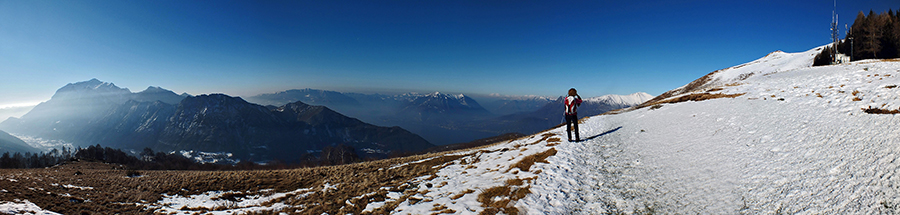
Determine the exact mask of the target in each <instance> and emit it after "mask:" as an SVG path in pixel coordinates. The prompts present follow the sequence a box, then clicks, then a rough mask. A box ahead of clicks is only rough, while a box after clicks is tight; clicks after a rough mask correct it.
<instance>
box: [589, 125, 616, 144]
mask: <svg viewBox="0 0 900 215" xmlns="http://www.w3.org/2000/svg"><path fill="white" fill-rule="evenodd" d="M619 129H622V126H619V127H618V128H614V129H612V130H609V131H606V132H603V133H601V134H598V135H594V136H590V137H588V138H584V139H582V140H581V141H582V142H584V141H588V140H593V139H594V138H598V137H601V136H604V135H607V134H610V133H613V132H616V131H618V130H619Z"/></svg>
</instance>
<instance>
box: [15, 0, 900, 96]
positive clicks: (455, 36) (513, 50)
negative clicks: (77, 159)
mask: <svg viewBox="0 0 900 215" xmlns="http://www.w3.org/2000/svg"><path fill="white" fill-rule="evenodd" d="M837 5H838V7H839V9H838V13H839V14H840V18H841V19H840V22H841V23H842V24H841V26H843V23H848V24H849V23H852V20H853V19H854V18H855V17H856V14H857V12H859V11H861V10H862V11H866V12H868V11H869V10H870V9H871V10H874V11H876V12H880V11H887V10H888V9H891V8H892V7H895V8H893V9H894V10H896V9H898V8H900V4H897V2H896V1H895V0H882V1H866V0H862V1H859V0H855V1H847V0H844V1H839V2H838V3H837ZM831 11H832V1H829V0H826V1H784V0H772V1H769V0H760V1H720V0H713V1H571V2H560V1H506V0H503V1H484V0H479V1H455V0H454V1H440V0H427V1H421V0H415V1H403V0H400V1H398V0H384V1H377V0H376V1H370V0H365V1H342V0H322V1H318V0H316V1H168V0H162V1H93V0H92V1H79V0H74V1H43V0H36V1H14V0H0V77H2V78H0V106H3V105H8V104H15V103H23V102H36V101H44V100H47V99H49V98H50V96H51V95H52V94H53V92H55V90H56V89H58V88H60V87H62V86H63V85H65V84H66V83H71V82H78V81H85V80H89V79H91V78H98V79H100V80H102V81H106V82H113V83H115V84H116V85H118V86H120V87H127V88H129V89H131V90H132V91H140V90H143V89H145V88H146V87H148V86H161V87H163V88H167V89H171V90H173V91H176V92H177V93H181V92H187V93H190V94H206V93H215V92H221V93H227V94H230V95H235V96H252V95H256V94H259V93H269V92H275V91H281V90H286V89H293V88H318V89H331V90H338V91H364V90H378V91H384V90H401V91H423V92H424V91H442V92H462V93H479V94H490V93H499V94H505V95H546V96H557V95H562V94H563V93H565V91H566V90H567V89H568V88H570V87H576V88H578V89H579V93H580V94H582V95H583V96H599V95H604V94H629V93H633V92H639V91H643V92H648V93H650V94H654V95H657V94H660V93H662V92H665V91H667V90H669V89H672V88H676V87H679V86H681V85H684V84H686V83H688V82H690V81H692V80H694V79H696V78H699V77H700V76H703V75H704V74H707V73H709V72H712V71H714V70H717V69H722V68H726V67H730V66H734V65H738V64H741V63H745V62H749V61H752V60H755V59H757V58H760V57H762V56H764V55H766V54H767V53H770V52H772V51H775V50H783V51H786V52H799V51H805V50H808V49H811V48H814V47H816V46H820V45H824V44H827V43H829V31H828V28H829V22H830V21H831ZM843 30H844V29H842V31H843Z"/></svg>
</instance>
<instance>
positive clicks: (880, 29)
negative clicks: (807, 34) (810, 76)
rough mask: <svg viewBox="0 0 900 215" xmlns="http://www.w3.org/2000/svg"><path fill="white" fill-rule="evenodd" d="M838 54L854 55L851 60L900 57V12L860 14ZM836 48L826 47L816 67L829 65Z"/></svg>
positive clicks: (816, 62)
mask: <svg viewBox="0 0 900 215" xmlns="http://www.w3.org/2000/svg"><path fill="white" fill-rule="evenodd" d="M835 47H836V48H837V51H838V53H842V54H844V55H848V56H851V59H850V60H851V61H857V60H864V59H891V58H898V57H900V11H898V12H894V11H893V10H888V11H887V12H885V13H880V14H876V13H875V12H874V11H871V10H869V14H868V15H866V14H865V13H863V12H862V11H860V12H859V13H858V14H857V15H856V20H854V21H853V25H852V27H850V31H849V32H848V33H847V35H846V36H845V38H844V40H842V41H839V42H838V43H837V44H836V46H835ZM835 47H831V46H829V47H826V48H825V49H824V50H822V53H819V55H817V56H816V59H815V62H814V65H815V66H819V65H829V64H831V62H832V59H834V56H832V55H833V54H832V53H833V51H834V48H835Z"/></svg>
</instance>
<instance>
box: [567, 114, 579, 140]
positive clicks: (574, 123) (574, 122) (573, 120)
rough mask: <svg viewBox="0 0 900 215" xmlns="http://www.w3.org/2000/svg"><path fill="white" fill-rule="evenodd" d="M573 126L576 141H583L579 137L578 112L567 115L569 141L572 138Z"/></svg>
mask: <svg viewBox="0 0 900 215" xmlns="http://www.w3.org/2000/svg"><path fill="white" fill-rule="evenodd" d="M572 127H575V141H581V138H580V137H578V114H572V115H566V133H567V134H568V135H569V141H571V140H572Z"/></svg>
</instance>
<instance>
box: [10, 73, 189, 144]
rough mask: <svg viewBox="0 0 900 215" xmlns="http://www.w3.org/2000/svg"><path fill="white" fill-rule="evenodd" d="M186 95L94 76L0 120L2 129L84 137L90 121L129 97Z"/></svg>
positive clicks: (173, 99) (162, 98)
mask: <svg viewBox="0 0 900 215" xmlns="http://www.w3.org/2000/svg"><path fill="white" fill-rule="evenodd" d="M183 98H184V96H183V95H177V94H175V93H174V92H172V91H169V90H166V89H162V88H159V87H149V88H147V90H144V91H142V92H138V93H132V92H131V91H129V90H128V89H127V88H119V87H118V86H116V85H115V84H113V83H108V82H102V81H100V80H97V79H91V80H88V81H83V82H77V83H70V84H67V85H66V86H63V87H62V88H60V89H59V90H57V91H56V93H55V94H54V95H53V97H51V99H50V100H48V101H46V102H42V103H40V104H38V105H37V106H35V107H34V108H33V109H31V111H29V112H28V113H27V114H25V115H23V116H22V117H21V118H9V119H7V120H5V121H3V122H2V123H0V129H4V130H6V131H9V132H12V133H16V134H23V135H28V136H35V137H41V138H44V139H65V140H71V141H81V140H83V138H76V136H81V135H82V134H84V133H85V132H88V133H90V132H92V131H87V130H85V129H86V128H90V127H91V126H89V124H96V123H98V122H95V121H96V120H97V119H98V118H101V117H104V116H106V115H108V114H110V113H109V111H110V110H113V109H115V108H117V107H118V106H120V105H123V104H126V103H127V102H129V101H132V100H133V101H146V102H155V101H162V102H164V103H167V104H176V103H178V102H179V101H180V100H181V99H183ZM76 143H77V142H76Z"/></svg>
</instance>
